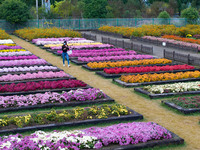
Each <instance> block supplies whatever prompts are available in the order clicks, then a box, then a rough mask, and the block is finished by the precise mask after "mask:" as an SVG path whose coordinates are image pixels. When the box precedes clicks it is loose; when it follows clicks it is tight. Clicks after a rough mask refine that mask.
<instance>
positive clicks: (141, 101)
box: [11, 35, 200, 150]
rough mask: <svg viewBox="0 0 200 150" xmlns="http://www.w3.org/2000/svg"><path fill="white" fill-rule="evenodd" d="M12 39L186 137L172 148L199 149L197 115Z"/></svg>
mask: <svg viewBox="0 0 200 150" xmlns="http://www.w3.org/2000/svg"><path fill="white" fill-rule="evenodd" d="M11 37H12V40H13V41H14V42H15V43H16V44H17V45H20V46H22V47H23V48H25V49H27V50H29V51H30V52H32V53H33V54H35V55H37V56H39V57H40V58H43V59H45V60H46V61H48V62H49V63H51V64H53V65H55V66H57V67H59V68H61V69H63V70H64V71H65V72H66V73H69V74H70V75H72V76H74V77H76V78H77V79H78V80H82V81H83V82H85V83H87V84H89V85H91V86H92V87H95V88H99V89H101V90H103V92H104V93H105V94H107V95H108V96H109V97H111V98H113V99H115V100H116V102H118V103H120V104H124V105H126V106H128V107H129V108H131V109H133V110H134V111H136V112H138V113H140V114H142V115H143V116H144V118H145V121H152V122H155V123H158V124H159V125H161V126H163V127H165V128H166V129H168V130H170V131H172V132H174V133H175V134H177V135H178V136H180V137H181V138H183V139H185V143H186V145H185V146H184V147H182V146H181V147H175V148H173V150H199V149H200V144H199V141H200V134H199V132H200V124H199V119H200V116H198V115H193V116H184V115H182V114H177V113H175V112H173V111H171V110H169V109H167V108H164V107H162V106H161V100H150V99H147V98H144V97H141V96H140V95H137V94H135V93H134V89H133V88H123V87H120V86H118V85H116V84H113V83H112V80H111V79H104V78H102V77H100V76H98V75H96V74H95V73H94V72H89V71H87V70H85V69H83V68H82V67H81V66H77V65H74V64H72V63H71V64H70V65H71V67H70V68H68V67H67V65H66V66H65V67H63V64H62V59H61V57H60V56H55V55H53V54H52V53H49V52H47V51H46V50H43V49H41V48H39V47H37V46H35V45H33V44H30V43H28V42H26V41H24V40H22V39H20V38H18V37H16V36H13V35H12V36H11Z"/></svg>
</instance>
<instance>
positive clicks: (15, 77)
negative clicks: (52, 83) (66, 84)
mask: <svg viewBox="0 0 200 150" xmlns="http://www.w3.org/2000/svg"><path fill="white" fill-rule="evenodd" d="M63 77H69V75H67V74H66V73H65V72H64V71H59V72H53V71H49V72H41V71H39V72H34V73H29V72H27V73H25V74H19V75H17V74H14V75H12V74H7V75H2V76H0V82H6V81H21V80H29V79H47V78H48V79H49V78H50V79H51V78H63Z"/></svg>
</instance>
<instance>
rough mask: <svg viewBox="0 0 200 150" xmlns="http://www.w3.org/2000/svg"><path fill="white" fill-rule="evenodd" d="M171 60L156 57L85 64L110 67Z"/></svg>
mask: <svg viewBox="0 0 200 150" xmlns="http://www.w3.org/2000/svg"><path fill="white" fill-rule="evenodd" d="M169 63H172V61H171V60H169V59H165V58H157V59H142V60H127V61H126V60H125V61H116V62H110V61H108V62H89V63H88V64H87V66H88V67H90V68H110V67H122V66H135V65H152V64H169Z"/></svg>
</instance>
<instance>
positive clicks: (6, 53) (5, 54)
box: [0, 51, 33, 56]
mask: <svg viewBox="0 0 200 150" xmlns="http://www.w3.org/2000/svg"><path fill="white" fill-rule="evenodd" d="M24 55H33V54H32V53H31V52H29V51H20V52H4V53H0V56H24Z"/></svg>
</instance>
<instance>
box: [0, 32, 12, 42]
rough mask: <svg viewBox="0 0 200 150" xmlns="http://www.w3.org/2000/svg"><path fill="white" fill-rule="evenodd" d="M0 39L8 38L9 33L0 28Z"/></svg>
mask: <svg viewBox="0 0 200 150" xmlns="http://www.w3.org/2000/svg"><path fill="white" fill-rule="evenodd" d="M0 39H10V35H9V34H7V33H6V32H5V31H4V30H1V29H0ZM0 43H1V42H0Z"/></svg>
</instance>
